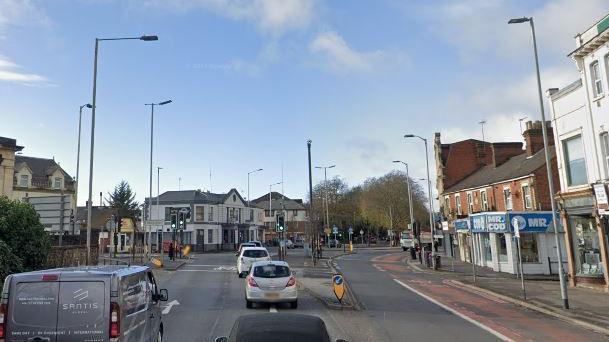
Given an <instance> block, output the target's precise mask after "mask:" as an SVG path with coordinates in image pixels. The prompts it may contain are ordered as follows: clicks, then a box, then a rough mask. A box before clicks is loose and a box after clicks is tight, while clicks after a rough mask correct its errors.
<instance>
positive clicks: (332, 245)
mask: <svg viewBox="0 0 609 342" xmlns="http://www.w3.org/2000/svg"><path fill="white" fill-rule="evenodd" d="M341 246H342V245H341V243H340V241H338V240H336V239H330V240H329V241H328V247H330V248H340V247H341Z"/></svg>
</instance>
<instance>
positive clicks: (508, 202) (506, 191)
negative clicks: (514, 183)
mask: <svg viewBox="0 0 609 342" xmlns="http://www.w3.org/2000/svg"><path fill="white" fill-rule="evenodd" d="M503 199H504V200H505V210H512V191H511V190H510V188H503Z"/></svg>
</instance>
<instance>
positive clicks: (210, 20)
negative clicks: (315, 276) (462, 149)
mask: <svg viewBox="0 0 609 342" xmlns="http://www.w3.org/2000/svg"><path fill="white" fill-rule="evenodd" d="M607 11H609V2H606V1H600V0H589V1H585V2H574V1H567V0H557V1H540V0H539V1H499V0H489V1H482V0H479V1H476V0H472V1H466V0H455V1H429V2H422V1H405V0H404V1H399V0H375V1H351V0H341V1H339V0H336V1H327V0H251V1H243V0H193V1H187V0H175V1H163V0H142V1H136V0H124V1H118V0H90V1H85V0H80V1H78V0H75V1H67V0H55V1H27V0H24V1H17V0H0V99H1V100H0V118H1V119H2V120H1V121H0V122H2V126H0V135H1V136H7V137H11V138H16V139H17V141H18V143H19V144H21V145H24V146H25V149H24V154H25V155H30V156H37V157H53V156H54V157H55V159H56V160H57V161H58V162H60V164H61V165H62V166H63V167H64V168H65V169H66V170H67V171H68V172H69V173H70V174H72V175H74V174H75V169H76V142H77V127H78V107H79V105H81V104H84V103H87V102H90V101H91V92H92V69H93V47H94V38H95V37H101V38H103V37H125V36H139V35H141V34H156V35H158V36H159V41H157V42H142V41H120V42H102V44H101V46H100V57H99V78H98V93H97V96H98V104H97V107H98V108H97V118H96V145H95V146H96V149H95V166H94V175H95V181H94V193H96V194H98V193H99V192H100V191H103V192H104V193H106V192H107V191H108V190H111V189H112V187H113V186H114V185H115V184H116V183H118V182H119V181H120V180H121V179H125V180H127V181H129V182H130V183H131V184H132V186H133V187H134V188H135V190H136V192H137V193H138V198H139V199H140V200H141V199H142V198H143V196H144V195H147V194H148V165H149V157H148V153H149V148H150V147H149V146H150V145H149V141H150V113H149V108H148V107H145V106H144V103H149V102H158V101H163V100H166V99H171V100H173V103H172V104H170V105H167V106H164V107H157V111H156V115H155V158H154V166H155V168H156V166H157V165H160V166H162V167H163V168H164V170H162V171H161V191H165V190H169V189H177V187H178V178H179V177H181V178H182V189H203V190H206V189H209V188H210V181H209V170H210V166H211V169H212V184H211V187H212V190H213V191H215V192H221V191H227V190H228V189H230V188H232V187H235V188H237V189H238V190H240V191H241V190H243V195H244V196H247V194H246V191H247V172H248V171H250V170H253V169H257V168H264V171H263V172H261V173H258V174H256V175H254V176H253V177H252V183H251V184H252V186H251V193H252V198H254V197H258V196H259V195H262V194H263V193H265V192H267V191H268V184H270V183H274V182H277V181H280V180H281V169H282V165H283V170H284V180H285V185H284V189H285V192H286V194H287V195H288V196H290V197H303V196H305V195H306V193H307V164H306V163H307V159H306V140H307V139H309V138H310V139H312V140H313V160H314V164H315V165H323V164H336V165H337V167H336V168H335V169H333V170H332V172H331V173H330V174H329V176H334V175H340V176H341V177H344V178H345V179H346V180H347V181H348V183H349V184H352V185H354V184H357V183H360V182H361V181H363V180H364V179H365V178H366V177H370V176H379V175H382V174H384V173H386V172H388V171H390V170H391V169H392V168H393V167H394V165H393V164H392V163H391V161H392V160H394V159H402V160H405V161H407V162H409V163H410V164H411V165H412V166H411V168H412V171H411V173H412V174H413V178H415V177H416V178H420V177H423V176H424V175H425V159H424V156H425V154H424V149H423V145H422V143H421V142H419V141H414V140H413V141H405V140H404V139H403V138H402V136H403V135H404V134H405V133H409V132H412V133H416V134H419V135H422V136H424V137H427V138H429V139H430V140H433V133H434V132H441V133H442V141H443V142H451V141H455V140H459V139H463V138H469V137H474V138H479V137H480V128H479V125H478V124H477V122H478V121H480V120H482V119H485V120H486V121H487V122H488V123H487V126H486V129H485V131H486V136H487V138H488V139H490V140H492V141H505V140H508V139H511V140H514V139H520V137H519V126H518V121H517V118H519V117H522V116H528V117H529V118H532V119H537V118H538V117H539V114H538V108H537V102H536V88H535V81H534V74H533V71H534V70H533V64H532V59H531V58H532V55H531V43H530V34H529V31H528V26H526V25H517V26H515V25H507V24H506V22H507V20H508V19H509V18H510V17H519V16H534V17H535V20H536V27H537V30H538V31H537V32H538V39H539V48H540V57H541V68H542V77H543V86H544V89H546V88H550V87H562V86H564V85H566V84H568V83H569V82H570V81H572V80H575V78H576V77H577V71H576V69H575V66H574V64H573V62H572V61H570V60H569V59H568V58H567V57H566V55H567V53H569V52H570V51H571V50H572V49H573V48H574V46H575V41H574V39H573V36H574V35H575V34H576V33H578V32H582V31H584V30H585V29H586V28H587V27H589V26H591V25H592V24H593V23H594V22H595V21H596V20H598V19H599V18H601V17H603V16H604V15H605V14H606V13H607ZM85 113H86V114H84V115H83V127H84V129H83V136H82V137H83V140H82V152H81V153H82V154H81V155H82V158H81V179H82V180H83V182H82V183H81V185H80V188H81V192H80V196H79V202H80V203H84V200H85V198H86V196H87V190H86V189H87V184H86V182H85V180H87V179H88V153H89V139H90V135H89V127H90V121H89V120H90V113H89V112H88V111H86V112H85ZM430 152H432V151H431V149H430ZM432 163H433V160H432ZM322 177H323V174H321V173H320V172H318V171H315V173H314V181H315V182H316V181H319V180H320V179H321V178H322ZM154 180H155V181H154V194H156V174H155V178H154ZM94 198H97V196H94ZM96 202H97V201H96Z"/></svg>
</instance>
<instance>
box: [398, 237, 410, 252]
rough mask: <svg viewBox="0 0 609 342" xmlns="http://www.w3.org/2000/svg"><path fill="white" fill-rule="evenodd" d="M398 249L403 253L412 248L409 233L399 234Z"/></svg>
mask: <svg viewBox="0 0 609 342" xmlns="http://www.w3.org/2000/svg"><path fill="white" fill-rule="evenodd" d="M400 247H402V250H403V251H407V250H408V249H409V248H412V238H411V237H410V233H408V232H402V233H401V235H400Z"/></svg>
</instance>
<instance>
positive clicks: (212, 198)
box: [145, 189, 247, 204]
mask: <svg viewBox="0 0 609 342" xmlns="http://www.w3.org/2000/svg"><path fill="white" fill-rule="evenodd" d="M233 191H234V192H235V194H236V195H237V196H238V197H239V199H241V201H243V202H244V203H247V202H246V201H245V200H244V199H243V197H241V194H240V193H239V191H237V190H236V189H230V190H229V191H228V192H227V193H225V194H219V193H213V192H208V191H201V190H180V191H165V192H164V193H162V194H161V195H160V196H159V204H172V203H204V204H221V203H224V202H225V201H226V199H227V198H228V196H229V195H230V194H231V192H233ZM149 200H150V198H149V197H147V198H146V200H145V201H146V203H148V201H149ZM152 203H156V197H152Z"/></svg>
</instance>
